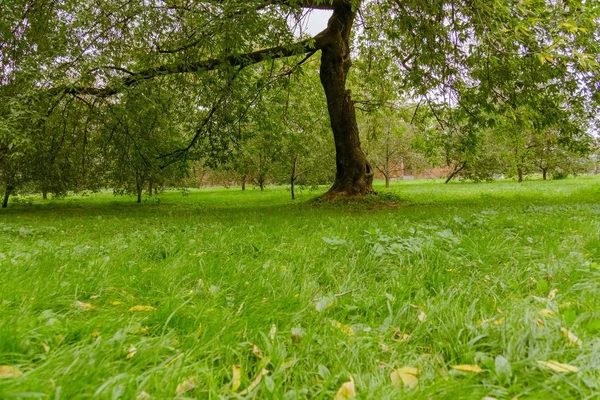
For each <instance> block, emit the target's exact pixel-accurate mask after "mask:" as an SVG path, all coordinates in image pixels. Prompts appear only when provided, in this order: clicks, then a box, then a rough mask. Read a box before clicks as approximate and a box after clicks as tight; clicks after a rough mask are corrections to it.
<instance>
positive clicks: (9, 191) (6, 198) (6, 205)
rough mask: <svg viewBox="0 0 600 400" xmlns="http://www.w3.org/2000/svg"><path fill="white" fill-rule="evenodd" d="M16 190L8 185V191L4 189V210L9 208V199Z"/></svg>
mask: <svg viewBox="0 0 600 400" xmlns="http://www.w3.org/2000/svg"><path fill="white" fill-rule="evenodd" d="M13 190H14V188H13V187H12V186H11V185H7V186H6V189H4V199H3V200H2V208H6V207H8V198H9V197H10V195H11V194H12V191H13Z"/></svg>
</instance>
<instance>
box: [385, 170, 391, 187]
mask: <svg viewBox="0 0 600 400" xmlns="http://www.w3.org/2000/svg"><path fill="white" fill-rule="evenodd" d="M385 188H386V189H389V188H390V174H389V172H388V173H387V174H386V175H385Z"/></svg>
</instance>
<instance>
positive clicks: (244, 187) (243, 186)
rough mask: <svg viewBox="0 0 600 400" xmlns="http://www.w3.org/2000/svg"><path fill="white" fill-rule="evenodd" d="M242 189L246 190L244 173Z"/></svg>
mask: <svg viewBox="0 0 600 400" xmlns="http://www.w3.org/2000/svg"><path fill="white" fill-rule="evenodd" d="M242 190H246V175H242Z"/></svg>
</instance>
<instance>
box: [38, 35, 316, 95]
mask: <svg viewBox="0 0 600 400" xmlns="http://www.w3.org/2000/svg"><path fill="white" fill-rule="evenodd" d="M326 43H327V35H326V31H324V32H322V33H320V34H319V35H317V36H315V37H314V38H311V39H307V40H303V41H301V42H298V43H296V44H293V45H289V46H276V47H271V48H269V49H262V50H257V51H253V52H251V53H246V54H235V55H228V56H226V57H223V58H212V59H208V60H202V61H196V62H190V63H183V62H180V63H172V64H164V65H160V66H158V67H153V68H148V69H145V70H143V71H140V72H135V73H132V74H131V75H129V76H127V77H124V78H121V79H119V80H118V81H117V82H116V83H114V84H111V85H108V86H105V87H103V88H97V87H91V86H76V85H63V86H59V87H55V88H53V89H51V90H50V94H52V95H56V94H59V93H68V94H79V95H91V96H99V97H108V96H112V95H114V94H117V93H119V92H121V91H122V90H123V89H124V88H127V87H130V86H133V85H135V84H136V83H139V82H143V81H146V80H150V79H154V78H156V77H159V76H165V75H174V74H184V73H193V72H201V71H212V70H215V69H217V68H219V67H220V66H223V65H229V66H240V67H242V68H243V67H246V66H249V65H253V64H257V63H260V62H262V61H265V60H269V59H274V58H286V57H292V56H295V55H299V54H305V53H314V52H315V51H316V50H320V49H322V48H323V46H325V45H326Z"/></svg>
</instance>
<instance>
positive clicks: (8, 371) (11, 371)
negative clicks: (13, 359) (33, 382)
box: [0, 365, 23, 378]
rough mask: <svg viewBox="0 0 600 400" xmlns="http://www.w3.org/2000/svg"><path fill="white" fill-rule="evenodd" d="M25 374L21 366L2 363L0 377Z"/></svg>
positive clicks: (14, 376) (13, 376)
mask: <svg viewBox="0 0 600 400" xmlns="http://www.w3.org/2000/svg"><path fill="white" fill-rule="evenodd" d="M21 375H23V373H22V372H21V371H20V370H19V368H16V367H11V366H10V365H0V378H17V377H19V376H21Z"/></svg>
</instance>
